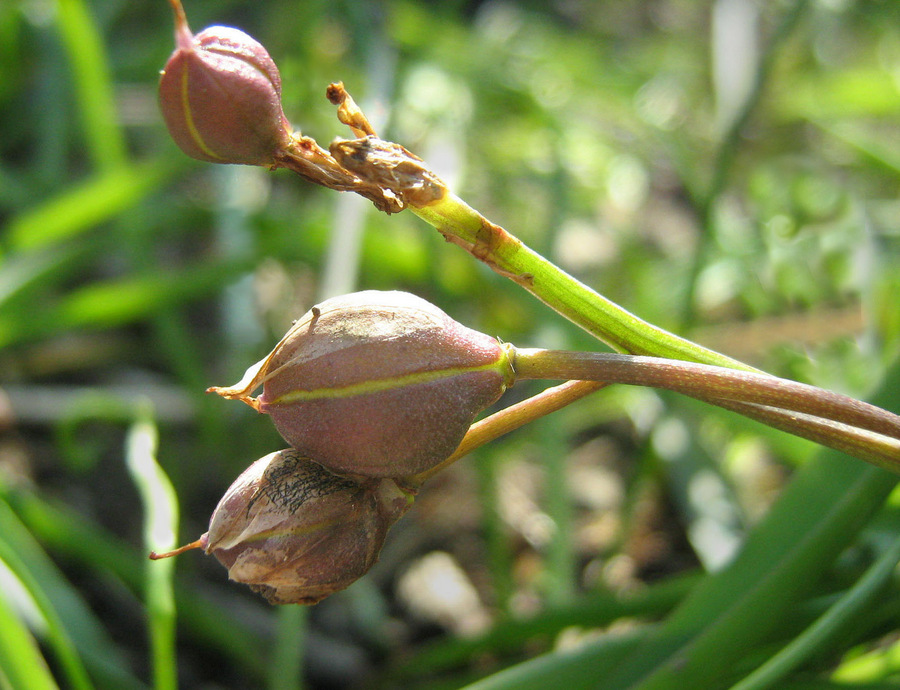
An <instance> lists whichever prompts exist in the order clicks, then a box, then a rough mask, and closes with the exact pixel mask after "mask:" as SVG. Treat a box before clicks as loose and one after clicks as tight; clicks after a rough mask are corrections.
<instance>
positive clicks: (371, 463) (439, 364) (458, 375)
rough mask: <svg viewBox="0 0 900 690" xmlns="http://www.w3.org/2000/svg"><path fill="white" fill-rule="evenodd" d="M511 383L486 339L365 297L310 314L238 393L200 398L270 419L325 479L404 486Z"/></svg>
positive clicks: (424, 306)
mask: <svg viewBox="0 0 900 690" xmlns="http://www.w3.org/2000/svg"><path fill="white" fill-rule="evenodd" d="M512 380H513V371H512V367H511V365H510V361H509V358H508V355H507V348H506V347H505V346H504V345H502V344H501V343H500V342H498V341H497V340H496V339H495V338H492V337H490V336H488V335H485V334H483V333H479V332H477V331H473V330H471V329H469V328H466V327H465V326H463V325H461V324H459V323H457V322H456V321H454V320H453V319H451V318H450V317H449V316H447V315H446V314H445V313H444V312H443V311H441V310H440V309H438V308H437V307H435V306H434V305H432V304H429V303H428V302H426V301H425V300H423V299H420V298H418V297H416V296H414V295H411V294H409V293H405V292H378V291H374V290H373V291H366V292H358V293H354V294H350V295H345V296H343V297H336V298H333V299H329V300H326V301H325V302H323V303H321V304H320V305H318V306H317V307H314V308H313V309H312V310H311V311H309V312H308V313H307V314H306V315H304V316H303V317H302V318H301V319H300V320H299V321H297V322H296V323H295V324H294V326H293V327H292V328H291V329H290V330H289V331H288V333H287V335H285V337H284V338H283V339H282V340H281V342H279V343H278V345H276V346H275V349H274V350H272V352H270V353H269V355H267V356H266V357H265V358H264V359H263V360H261V361H260V362H258V363H257V364H255V365H254V366H252V367H250V369H248V370H247V372H246V374H244V378H243V379H242V380H241V381H240V382H239V383H237V384H235V385H234V386H230V387H225V388H220V387H213V388H210V389H209V390H210V391H213V392H216V393H218V394H219V395H221V396H223V397H226V398H236V399H239V400H242V401H244V402H245V403H247V404H248V405H250V406H251V407H253V408H254V409H256V410H258V411H259V412H264V413H266V414H269V415H270V416H271V417H272V421H273V422H274V424H275V426H276V428H277V429H278V431H279V432H280V433H281V435H282V436H283V437H284V439H285V440H286V441H287V442H288V443H290V444H291V445H292V446H293V447H294V448H296V449H297V450H299V451H300V452H301V453H303V454H305V455H308V456H309V457H313V458H315V459H316V462H319V463H321V464H322V465H324V466H325V467H327V468H328V469H330V470H331V471H333V472H336V473H338V474H344V475H349V476H365V477H406V476H410V475H414V474H418V473H419V472H423V471H425V470H427V469H430V468H431V467H434V466H435V465H437V464H438V463H439V462H441V461H442V460H444V459H445V458H446V457H448V456H449V455H450V454H451V453H452V452H453V451H454V450H455V448H456V447H457V446H458V445H459V442H460V441H461V440H462V438H463V436H465V433H466V431H467V430H468V428H469V426H470V425H471V424H472V421H473V420H474V418H475V416H476V415H477V414H478V413H479V412H480V411H481V410H483V409H484V408H485V407H487V406H488V405H490V404H492V403H493V402H495V401H496V400H497V399H498V398H499V397H500V395H501V394H502V393H503V391H504V390H506V388H507V387H508V386H509V385H510V384H511V382H512ZM260 385H262V386H263V393H262V395H260V396H259V397H258V398H253V397H251V396H250V393H252V392H253V391H254V390H255V389H257V388H258V387H259V386H260Z"/></svg>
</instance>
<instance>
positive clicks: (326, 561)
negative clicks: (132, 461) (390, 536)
mask: <svg viewBox="0 0 900 690" xmlns="http://www.w3.org/2000/svg"><path fill="white" fill-rule="evenodd" d="M412 501H413V496H412V494H410V493H408V492H405V491H403V490H401V489H400V488H399V487H398V486H397V484H395V483H394V481H393V480H390V479H370V480H367V481H364V482H356V481H353V480H351V479H347V478H345V477H339V476H337V475H335V474H332V473H331V472H329V471H328V470H326V469H325V468H323V467H322V466H321V465H319V464H317V463H315V462H313V461H312V460H310V459H308V458H306V457H303V456H302V455H301V454H300V453H299V452H297V451H296V450H294V449H287V450H281V451H278V452H275V453H271V454H269V455H267V456H265V457H263V458H260V459H259V460H257V461H256V462H255V463H253V464H252V465H251V466H250V467H248V468H247V469H246V470H245V471H244V472H243V474H241V476H240V477H238V479H237V480H236V481H235V482H234V484H232V485H231V487H230V488H229V489H228V491H227V492H226V493H225V495H224V496H223V497H222V500H221V501H219V505H218V506H217V507H216V509H215V511H214V512H213V515H212V519H211V520H210V523H209V531H208V532H207V533H206V534H204V535H203V536H202V537H201V538H200V540H199V544H198V546H200V547H201V548H203V550H204V551H206V553H208V554H211V555H213V556H215V557H216V558H217V559H218V560H219V562H220V563H222V565H224V566H225V567H226V568H227V569H228V576H229V578H230V579H232V580H235V581H236V582H242V583H244V584H247V585H249V586H250V588H251V589H252V590H254V591H255V592H258V593H260V594H262V595H263V596H264V597H265V598H266V599H268V600H269V602H270V603H272V604H314V603H316V602H318V601H320V600H322V599H324V598H325V597H327V596H328V595H329V594H332V593H334V592H337V591H339V590H342V589H344V588H346V587H348V586H349V585H351V584H352V583H353V582H355V581H356V580H358V579H359V578H360V577H362V576H363V575H365V574H366V572H368V570H369V569H370V568H371V567H372V566H373V565H374V564H375V562H376V561H377V560H378V555H379V553H380V552H381V547H382V546H383V544H384V539H385V536H386V535H387V532H388V529H389V528H390V527H391V525H393V524H394V522H396V521H397V520H398V519H399V518H400V517H401V516H402V515H403V514H404V513H405V512H406V511H407V509H408V508H409V506H410V505H411V504H412Z"/></svg>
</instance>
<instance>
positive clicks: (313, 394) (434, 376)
mask: <svg viewBox="0 0 900 690" xmlns="http://www.w3.org/2000/svg"><path fill="white" fill-rule="evenodd" d="M498 365H499V366H498ZM501 367H502V364H500V363H499V362H490V363H488V364H482V365H481V366H477V367H459V368H458V369H435V370H434V371H422V372H417V373H414V374H406V375H405V376H394V377H393V378H389V379H374V380H372V381H362V382H360V383H351V384H350V385H347V386H338V387H335V388H320V389H317V390H311V391H303V390H300V391H290V392H288V393H284V394H282V395H279V396H278V397H277V398H275V399H274V400H272V401H271V402H269V403H268V404H269V405H290V404H291V403H298V402H305V401H308V400H324V399H334V398H352V397H353V396H355V395H368V394H371V393H380V392H382V391H386V390H390V389H391V388H401V387H403V386H410V385H415V384H417V383H431V382H432V381H440V380H441V379H449V378H452V377H454V376H460V375H462V374H469V373H474V372H479V371H492V370H495V371H497V373H498V374H500V375H501V376H503V372H502V371H501ZM504 378H505V379H506V381H504V383H503V389H504V390H506V388H507V387H508V385H509V383H508V381H509V380H510V378H509V377H508V376H506V377H504Z"/></svg>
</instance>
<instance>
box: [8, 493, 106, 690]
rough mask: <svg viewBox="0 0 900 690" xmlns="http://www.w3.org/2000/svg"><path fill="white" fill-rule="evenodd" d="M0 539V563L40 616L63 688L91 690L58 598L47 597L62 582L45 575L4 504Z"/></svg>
mask: <svg viewBox="0 0 900 690" xmlns="http://www.w3.org/2000/svg"><path fill="white" fill-rule="evenodd" d="M0 535H2V537H0V559H2V560H3V561H4V562H5V563H6V564H7V566H9V568H10V570H11V571H12V572H13V573H14V574H15V575H16V577H18V578H19V580H20V581H21V582H22V584H23V585H24V586H25V589H27V590H28V592H29V594H31V597H32V598H33V599H34V602H35V604H36V605H37V608H38V610H39V611H40V613H41V615H42V616H43V618H44V621H45V622H46V624H47V642H48V644H49V646H50V648H51V649H52V650H53V653H54V655H55V657H56V659H57V660H58V662H59V665H60V671H61V673H62V674H63V676H64V677H65V679H66V681H67V682H66V685H67V686H68V687H72V688H74V689H75V690H89V689H90V688H93V683H92V682H91V680H90V678H89V676H88V673H87V670H86V669H85V667H84V663H83V662H82V660H81V658H80V656H79V654H78V651H77V650H76V648H75V645H74V643H73V641H72V635H71V634H70V632H69V631H68V630H67V629H66V627H65V625H64V623H63V618H62V615H61V613H60V609H59V607H58V605H57V604H58V603H59V597H58V596H57V597H56V601H54V598H53V595H52V594H51V592H54V591H55V587H56V584H55V583H54V580H57V582H58V583H59V585H62V578H58V579H57V577H56V576H55V574H52V573H49V571H48V567H47V566H48V565H49V564H47V563H42V562H41V561H42V560H45V559H46V556H45V555H44V554H43V553H41V552H40V548H39V547H38V546H37V545H36V544H34V543H33V542H31V540H30V538H29V536H28V534H27V531H26V530H25V528H24V526H23V525H22V524H21V523H20V522H19V521H18V519H17V518H16V516H15V515H14V514H13V512H12V510H11V509H10V508H9V506H8V505H6V504H5V503H0ZM50 567H52V566H50ZM48 575H49V577H48ZM62 586H64V585H62ZM69 596H72V597H74V594H71V593H70V595H69ZM82 606H83V605H82Z"/></svg>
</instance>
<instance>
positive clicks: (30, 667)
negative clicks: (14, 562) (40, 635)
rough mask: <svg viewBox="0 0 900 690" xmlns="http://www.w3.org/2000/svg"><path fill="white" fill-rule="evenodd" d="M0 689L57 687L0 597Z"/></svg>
mask: <svg viewBox="0 0 900 690" xmlns="http://www.w3.org/2000/svg"><path fill="white" fill-rule="evenodd" d="M0 687H9V688H30V689H31V690H56V688H58V686H57V684H56V681H55V680H54V679H53V675H52V674H51V673H50V669H48V668H47V663H46V661H45V660H44V657H43V656H41V651H40V649H39V648H38V645H37V642H36V641H35V639H34V637H32V635H31V633H30V632H29V631H28V628H26V627H25V626H24V625H23V624H22V621H21V620H19V618H18V616H16V614H15V612H14V611H13V610H12V608H11V607H10V606H9V603H8V602H7V600H6V597H5V596H3V595H0Z"/></svg>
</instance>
